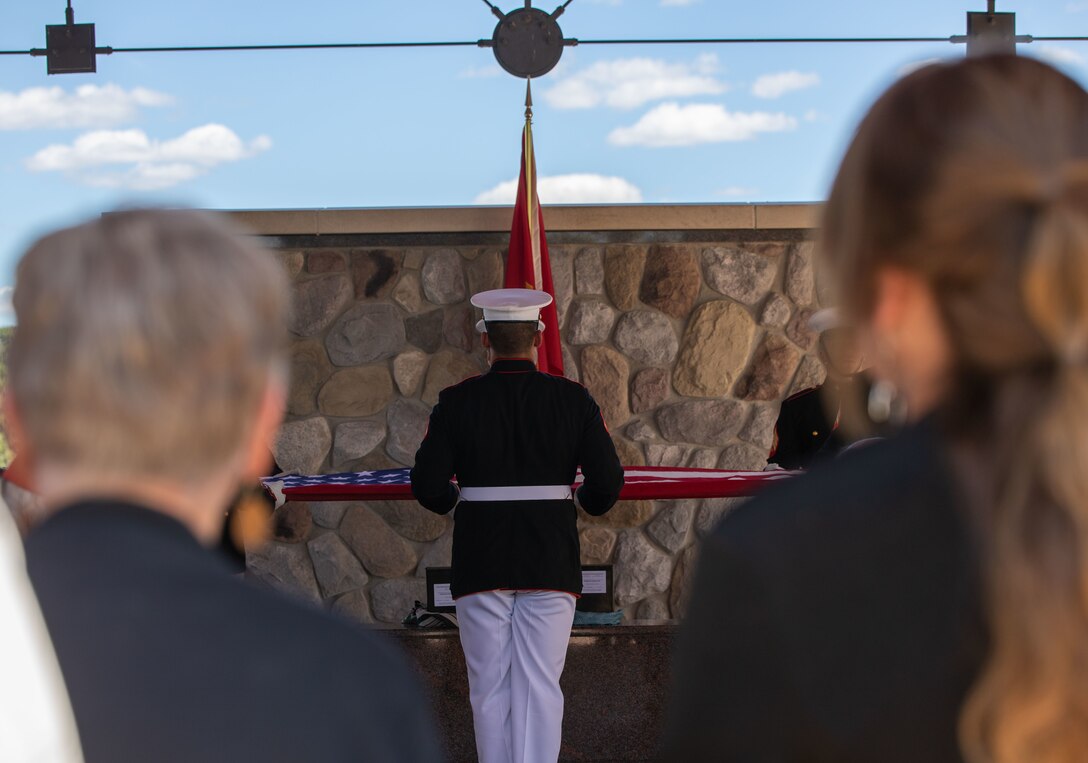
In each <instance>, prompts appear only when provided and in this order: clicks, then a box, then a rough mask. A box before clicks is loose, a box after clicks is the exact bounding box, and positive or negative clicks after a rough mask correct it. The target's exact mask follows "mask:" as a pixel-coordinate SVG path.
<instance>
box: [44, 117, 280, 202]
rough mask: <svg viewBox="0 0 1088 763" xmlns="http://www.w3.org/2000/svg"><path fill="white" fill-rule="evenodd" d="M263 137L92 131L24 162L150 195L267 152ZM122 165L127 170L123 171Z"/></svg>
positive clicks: (196, 131) (209, 128) (222, 131)
mask: <svg viewBox="0 0 1088 763" xmlns="http://www.w3.org/2000/svg"><path fill="white" fill-rule="evenodd" d="M271 146H272V140H271V138H269V137H268V136H265V135H261V136H258V137H257V138H254V139H253V140H251V141H249V143H246V142H244V141H243V140H242V139H241V138H239V137H238V136H237V135H236V134H235V133H234V131H233V130H231V129H230V128H228V127H224V126H223V125H218V124H207V125H203V126H201V127H194V128H193V129H192V130H189V131H188V132H186V133H184V134H183V135H180V136H178V137H177V138H173V139H172V140H165V141H158V140H153V139H151V138H149V137H148V136H147V133H145V132H144V131H143V130H136V129H132V130H96V131H94V132H89V133H84V134H83V135H80V136H79V137H78V138H76V139H75V141H74V142H73V143H71V144H54V145H51V146H47V147H46V148H43V149H42V150H41V151H39V152H38V153H36V154H34V155H33V156H32V157H30V158H29V159H27V160H26V166H27V169H29V170H31V171H34V172H66V173H69V174H71V175H73V176H74V177H76V178H77V179H78V180H80V181H81V182H83V183H86V184H87V185H93V186H100V187H108V188H132V189H136V190H153V189H157V188H167V187H169V186H172V185H177V184H178V183H181V182H184V181H186V180H192V179H193V178H195V177H198V176H200V175H203V174H204V173H205V172H207V171H208V170H210V169H211V168H213V167H215V166H217V165H219V164H225V163H228V162H236V161H239V160H241V159H247V158H249V157H251V156H255V155H256V154H259V153H260V152H262V151H267V150H268V149H269V148H271ZM125 165H128V166H127V167H125Z"/></svg>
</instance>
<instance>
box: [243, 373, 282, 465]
mask: <svg viewBox="0 0 1088 763" xmlns="http://www.w3.org/2000/svg"><path fill="white" fill-rule="evenodd" d="M286 400H287V396H286V390H285V389H284V386H283V382H282V381H279V380H278V379H270V380H269V382H268V384H267V385H266V386H265V390H264V393H263V394H262V395H261V401H260V403H259V404H258V406H257V416H256V419H255V421H254V422H253V429H251V430H250V435H249V438H248V439H247V440H246V442H245V443H243V451H242V459H243V460H242V479H243V480H244V481H245V482H246V483H255V482H257V480H258V479H260V478H261V477H264V476H265V475H266V474H268V468H269V467H270V466H271V465H272V452H271V444H272V442H273V441H274V440H275V439H276V432H277V431H279V428H280V424H281V423H282V422H283V411H284V408H285V405H286Z"/></svg>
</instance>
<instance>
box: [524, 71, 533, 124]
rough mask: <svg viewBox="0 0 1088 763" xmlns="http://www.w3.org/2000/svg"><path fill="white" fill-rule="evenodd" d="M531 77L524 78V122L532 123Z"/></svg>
mask: <svg viewBox="0 0 1088 763" xmlns="http://www.w3.org/2000/svg"><path fill="white" fill-rule="evenodd" d="M532 82H533V78H532V77H526V78H525V121H527V122H532V121H533V88H532Z"/></svg>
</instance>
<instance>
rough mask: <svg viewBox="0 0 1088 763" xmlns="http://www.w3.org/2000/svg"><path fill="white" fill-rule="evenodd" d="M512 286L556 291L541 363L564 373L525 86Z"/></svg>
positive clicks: (510, 257)
mask: <svg viewBox="0 0 1088 763" xmlns="http://www.w3.org/2000/svg"><path fill="white" fill-rule="evenodd" d="M503 285H504V286H505V287H506V288H508V289H539V290H540V291H546V292H547V293H548V294H551V295H552V303H551V304H550V305H548V306H547V307H545V308H544V309H543V310H541V314H540V319H541V320H542V321H544V341H543V343H542V344H541V346H540V350H539V355H538V359H537V367H538V368H540V370H541V371H544V372H545V373H549V374H555V375H557V376H562V375H563V351H562V349H561V348H560V346H559V316H558V313H557V312H556V309H555V304H556V300H555V286H554V285H553V284H552V267H551V264H550V263H549V262H548V239H547V237H545V235H544V213H543V212H542V211H541V209H540V200H539V199H537V196H536V157H535V156H534V154H533V99H532V95H531V94H530V91H529V86H528V84H526V88H525V128H524V130H522V133H521V175H520V177H519V178H518V197H517V200H516V201H515V202H514V222H513V225H512V227H511V229H510V251H509V253H508V254H507V256H506V280H505V283H504V284H503Z"/></svg>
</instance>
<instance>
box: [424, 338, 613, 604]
mask: <svg viewBox="0 0 1088 763" xmlns="http://www.w3.org/2000/svg"><path fill="white" fill-rule="evenodd" d="M579 466H581V467H582V474H583V475H584V477H585V482H584V483H583V484H582V487H580V488H579V489H578V499H579V501H580V503H581V504H582V507H583V508H584V509H585V510H586V511H587V512H589V513H590V514H598V515H599V514H604V513H605V512H606V511H608V510H609V509H610V508H612V505H613V504H615V502H616V499H617V498H618V497H619V493H620V488H621V487H623V467H622V466H621V465H620V461H619V458H618V457H617V456H616V446H615V445H613V443H612V439H611V437H609V435H608V430H607V429H606V428H605V425H604V421H603V420H602V419H601V409H600V408H598V407H597V403H596V402H594V400H593V397H592V396H591V395H590V394H589V392H588V391H587V390H586V388H585V387H583V386H582V385H580V384H577V383H575V382H572V381H570V380H568V379H564V378H563V377H561V376H552V375H550V374H545V373H541V372H539V371H537V370H536V366H535V365H533V362H532V361H531V360H524V359H514V358H506V359H501V360H497V361H496V362H495V363H493V364H492V366H491V370H490V371H489V372H488V373H486V374H484V375H483V376H477V377H474V378H472V379H468V380H466V381H463V382H461V383H460V384H457V385H454V386H452V387H447V388H446V389H444V390H442V392H441V394H440V395H439V396H438V404H437V405H435V407H434V409H433V410H432V411H431V419H430V426H429V429H428V430H427V436H426V437H425V438H424V439H423V443H422V444H421V445H420V446H419V450H418V451H417V452H416V461H415V467H414V468H413V469H412V492H413V493H415V496H416V500H418V501H419V502H420V503H421V504H422V505H423V506H424V507H426V508H427V509H430V510H431V511H434V512H437V513H439V514H444V513H446V512H448V511H449V510H450V509H452V508H453V505H454V502H455V501H456V500H457V490H456V488H454V487H453V486H452V485H451V484H450V478H451V477H453V476H454V475H457V479H458V482H459V483H460V485H461V486H462V487H495V486H511V485H570V484H571V483H572V482H574V475H575V472H576V471H577V469H578V467H579ZM577 521H578V515H577V512H576V511H575V508H574V502H573V501H571V500H570V499H567V500H539V501H477V502H472V501H463V502H462V503H461V504H460V505H458V507H457V516H456V521H455V523H454V530H453V580H452V585H451V590H452V592H453V595H454V596H455V597H456V596H464V595H466V594H470V593H477V592H479V591H489V590H493V589H497V588H542V589H548V590H555V591H568V592H570V593H573V594H576V595H577V594H580V593H581V592H582V573H581V564H580V562H579V549H578V527H577Z"/></svg>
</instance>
